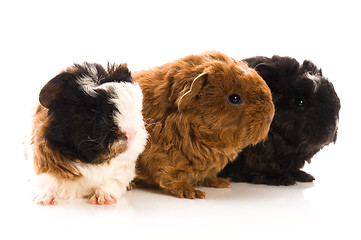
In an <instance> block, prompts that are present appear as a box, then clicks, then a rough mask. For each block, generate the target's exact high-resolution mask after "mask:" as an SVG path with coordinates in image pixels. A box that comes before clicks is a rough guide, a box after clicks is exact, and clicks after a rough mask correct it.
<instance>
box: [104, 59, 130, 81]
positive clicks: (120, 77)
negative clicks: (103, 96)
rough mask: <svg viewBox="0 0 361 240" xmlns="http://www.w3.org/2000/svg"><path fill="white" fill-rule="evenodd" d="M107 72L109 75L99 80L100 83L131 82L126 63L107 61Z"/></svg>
mask: <svg viewBox="0 0 361 240" xmlns="http://www.w3.org/2000/svg"><path fill="white" fill-rule="evenodd" d="M108 73H109V76H108V77H106V78H105V79H104V80H102V81H101V83H102V84H103V83H106V82H129V83H132V82H133V79H132V76H131V73H130V71H129V69H128V66H127V64H126V63H123V64H120V65H115V64H114V65H112V64H109V63H108Z"/></svg>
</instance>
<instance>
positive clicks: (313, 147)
mask: <svg viewBox="0 0 361 240" xmlns="http://www.w3.org/2000/svg"><path fill="white" fill-rule="evenodd" d="M243 61H246V62H247V63H248V65H249V66H250V67H254V68H255V69H256V71H257V72H258V73H259V74H260V75H261V76H262V78H263V79H264V80H265V81H266V83H267V84H268V86H269V87H270V89H271V92H272V95H273V100H274V104H275V108H276V113H275V117H274V119H273V122H272V124H271V128H270V131H269V134H268V137H267V139H266V140H265V141H264V142H262V143H259V144H257V145H255V146H249V147H247V148H245V149H244V150H243V151H242V152H240V154H239V155H238V157H237V159H236V160H235V161H234V162H232V163H229V164H228V165H227V166H226V167H225V169H224V170H223V171H222V172H221V173H220V174H219V176H221V177H226V178H231V180H232V181H234V182H249V183H257V184H268V185H293V184H295V183H296V182H312V181H313V180H314V177H313V176H311V175H310V174H308V173H306V172H304V171H302V170H300V169H301V168H302V167H303V166H304V164H305V162H306V161H307V162H309V163H310V162H311V158H312V157H313V156H314V155H315V154H316V153H317V152H318V151H319V150H320V149H322V148H323V147H324V146H325V145H328V144H329V143H331V142H335V141H336V137H337V128H338V120H339V110H340V100H339V98H338V96H337V94H336V92H335V90H334V87H333V85H332V83H331V82H329V81H328V79H327V78H326V77H324V76H323V74H322V71H321V69H318V68H317V67H316V65H315V64H313V63H312V62H311V61H308V60H305V61H304V62H303V63H302V64H300V63H299V62H298V61H297V60H295V59H294V58H290V57H280V56H273V57H272V58H267V57H253V58H248V59H244V60H243Z"/></svg>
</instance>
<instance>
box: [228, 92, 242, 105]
mask: <svg viewBox="0 0 361 240" xmlns="http://www.w3.org/2000/svg"><path fill="white" fill-rule="evenodd" d="M227 100H228V103H229V104H230V105H232V106H237V105H240V104H241V103H242V99H241V97H240V96H239V95H238V94H235V93H234V94H231V95H229V96H228V98H227Z"/></svg>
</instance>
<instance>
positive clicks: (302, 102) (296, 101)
mask: <svg viewBox="0 0 361 240" xmlns="http://www.w3.org/2000/svg"><path fill="white" fill-rule="evenodd" d="M293 102H294V104H295V105H296V107H299V108H302V107H304V106H305V100H303V99H302V98H295V99H294V100H293Z"/></svg>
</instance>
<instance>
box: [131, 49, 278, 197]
mask: <svg viewBox="0 0 361 240" xmlns="http://www.w3.org/2000/svg"><path fill="white" fill-rule="evenodd" d="M133 79H134V81H135V82H138V83H139V85H140V87H141V89H142V91H143V95H144V98H143V115H144V118H145V121H146V122H147V124H146V125H147V126H146V128H147V131H148V132H149V136H150V137H149V140H148V143H147V145H146V148H145V151H144V152H143V153H142V154H141V155H140V157H139V158H138V160H137V164H136V179H135V180H134V183H135V184H137V183H142V184H145V185H150V186H158V187H160V188H161V189H163V190H165V191H166V192H169V193H171V194H173V195H175V196H177V197H179V198H205V193H204V192H202V191H200V190H196V189H195V188H194V186H207V187H216V188H225V187H229V186H230V183H229V180H228V179H222V178H218V177H217V173H218V172H219V171H220V170H221V169H223V167H224V166H225V165H226V164H227V163H228V162H230V161H232V160H233V159H235V158H236V156H237V154H238V152H239V151H241V150H242V149H243V148H244V147H246V146H248V145H254V144H256V143H258V142H260V141H262V140H264V139H265V138H266V136H267V133H268V130H269V127H270V123H271V121H272V118H273V115H274V105H273V103H272V96H271V92H270V90H269V88H268V87H267V84H266V83H265V82H264V81H263V79H262V78H261V77H260V76H259V75H258V74H257V72H256V71H254V70H253V69H251V68H249V67H248V66H247V65H246V64H245V63H243V62H236V61H235V60H233V59H231V58H229V57H227V56H226V55H224V54H222V53H219V52H208V53H205V54H201V55H190V56H187V57H184V58H182V59H179V60H176V61H174V62H171V63H167V64H165V65H163V66H160V67H156V68H153V69H150V70H144V71H140V72H136V73H135V74H133Z"/></svg>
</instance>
